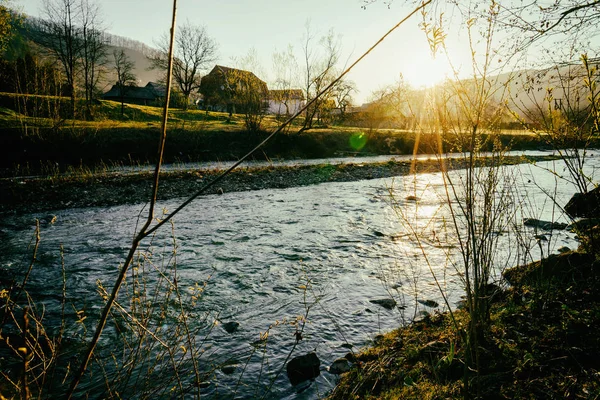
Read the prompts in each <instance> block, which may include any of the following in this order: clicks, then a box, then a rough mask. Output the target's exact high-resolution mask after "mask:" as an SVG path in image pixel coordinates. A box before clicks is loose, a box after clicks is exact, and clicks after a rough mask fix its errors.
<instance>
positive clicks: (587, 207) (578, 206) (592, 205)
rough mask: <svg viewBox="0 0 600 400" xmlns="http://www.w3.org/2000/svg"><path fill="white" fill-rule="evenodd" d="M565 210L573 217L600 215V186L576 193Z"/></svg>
mask: <svg viewBox="0 0 600 400" xmlns="http://www.w3.org/2000/svg"><path fill="white" fill-rule="evenodd" d="M565 211H566V212H567V214H569V215H570V216H571V217H573V218H575V217H581V218H593V217H597V216H598V215H600V186H598V187H597V188H595V189H593V190H591V191H589V192H587V193H575V194H574V195H573V197H571V200H569V202H568V203H567V205H566V206H565Z"/></svg>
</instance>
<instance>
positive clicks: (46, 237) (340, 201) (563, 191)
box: [0, 153, 600, 399]
mask: <svg viewBox="0 0 600 400" xmlns="http://www.w3.org/2000/svg"><path fill="white" fill-rule="evenodd" d="M599 158H600V156H599V155H598V153H594V154H592V157H590V158H589V159H588V162H587V164H586V171H587V172H588V173H589V174H590V175H593V174H594V172H595V171H596V169H597V168H598V167H600V163H599V161H598V160H599ZM549 171H556V172H557V174H558V175H565V176H566V171H565V170H564V167H563V164H562V162H561V161H554V162H544V163H539V164H538V165H535V166H534V165H527V164H522V165H516V166H509V167H505V168H504V172H505V174H506V177H507V180H506V186H505V188H506V190H505V191H503V192H502V193H498V196H504V197H505V196H508V195H510V196H512V197H511V204H513V205H514V206H515V207H516V208H517V211H515V212H514V214H512V220H513V221H517V222H518V223H517V226H516V228H515V229H512V228H509V227H508V226H507V227H506V229H504V230H502V231H499V232H497V233H496V234H497V236H498V244H497V247H496V249H497V251H496V256H497V267H498V271H496V272H497V273H499V270H500V269H502V268H506V267H511V266H515V265H517V264H519V263H522V262H528V261H532V260H535V259H537V258H539V257H540V255H541V254H542V253H543V254H544V255H547V254H548V253H555V252H557V249H558V248H560V247H564V246H566V247H569V248H571V249H575V248H576V247H577V243H576V241H575V235H574V234H573V233H571V232H569V231H567V230H559V231H540V230H535V229H534V228H531V227H524V226H522V225H521V224H520V222H521V221H522V220H523V218H538V219H542V220H548V221H557V222H569V221H568V219H567V217H566V216H565V215H563V213H562V212H561V210H560V207H559V206H562V205H564V204H566V202H567V201H568V199H569V198H570V197H571V196H572V194H573V193H574V192H575V189H574V187H573V186H572V185H571V184H569V183H568V182H567V181H565V180H563V179H560V178H558V177H557V174H554V173H552V172H549ZM452 176H453V177H454V179H455V181H456V182H459V180H460V179H461V176H463V172H461V171H455V172H452ZM391 195H392V196H391ZM445 195H446V192H445V190H444V184H443V179H442V177H441V175H440V174H421V175H418V176H416V177H415V176H406V177H396V178H393V179H380V180H365V181H356V182H343V183H325V184H320V185H314V186H307V187H301V188H289V189H269V190H258V191H250V192H233V193H225V194H223V195H221V196H217V195H210V196H205V197H201V198H199V199H197V200H196V201H194V202H193V203H192V204H191V205H190V206H189V207H188V208H186V209H185V210H184V211H183V212H182V213H181V214H179V215H178V216H177V217H176V218H174V223H173V225H172V226H165V227H164V228H165V229H163V230H161V231H159V233H158V234H157V235H156V236H155V237H154V238H153V239H152V241H151V242H150V241H146V242H144V243H143V246H142V249H143V250H145V251H146V253H145V263H144V264H143V265H145V267H144V268H145V271H146V273H147V278H146V285H147V287H151V285H152V284H154V283H156V282H158V278H157V276H158V272H157V271H159V270H161V271H169V272H168V273H172V271H173V266H174V265H176V267H177V283H178V285H179V287H180V289H181V292H182V293H183V298H184V299H185V303H186V304H185V307H184V308H185V309H186V311H187V312H188V313H189V325H190V328H191V329H193V330H197V331H196V332H197V333H196V340H197V346H198V347H199V348H201V351H202V355H200V354H198V355H197V361H198V363H199V365H200V368H201V369H202V370H204V371H208V370H211V371H212V372H211V373H209V374H207V375H206V376H205V379H204V380H205V382H203V385H202V388H201V393H202V395H203V396H204V395H206V397H207V398H211V397H218V398H260V397H263V396H264V397H265V398H273V399H280V398H286V399H297V398H302V399H315V398H321V397H324V396H325V395H326V394H327V393H328V391H330V390H331V389H332V388H333V386H334V385H335V383H336V379H337V377H336V376H335V375H332V374H330V373H329V372H328V371H327V370H326V369H327V367H328V366H329V365H331V363H332V362H333V361H334V360H335V359H337V358H340V357H343V356H344V355H345V354H347V353H348V352H349V351H357V350H359V349H360V348H361V347H364V346H366V345H368V344H369V343H371V342H372V341H373V340H374V339H375V337H376V335H378V334H381V333H384V332H386V331H389V330H391V329H394V328H397V327H398V326H399V325H401V324H403V323H407V322H409V321H410V320H412V319H413V318H414V317H415V316H417V317H419V316H420V315H422V312H423V311H426V312H435V311H444V310H445V309H447V306H446V304H445V303H444V301H443V298H442V296H441V292H440V290H441V291H442V292H443V293H444V294H445V295H446V296H447V298H448V302H449V304H450V306H451V307H455V306H456V304H457V303H458V302H459V301H460V298H461V295H462V292H463V290H462V287H463V285H462V281H461V274H460V267H458V268H457V267H456V266H457V265H459V264H458V263H459V261H460V251H459V248H458V247H457V246H456V233H455V232H454V230H453V228H452V224H451V214H450V213H449V210H448V208H447V207H446V206H445V204H446V202H445V201H444V199H445ZM550 195H551V196H552V197H553V198H555V199H556V203H555V202H554V201H553V200H552V199H551V197H550ZM181 201H182V200H181V199H175V200H170V201H166V202H161V203H160V204H159V210H161V209H164V210H172V209H174V208H175V207H176V206H177V205H178V204H179V203H180V202H181ZM143 208H144V205H143V204H138V205H127V206H118V207H110V208H85V209H69V210H59V211H55V212H45V213H43V214H26V215H11V216H7V217H5V218H4V219H3V220H2V221H1V222H0V235H1V236H2V240H1V244H0V253H1V254H2V257H1V259H0V267H1V268H2V269H3V270H5V271H14V270H16V269H21V270H23V269H26V267H27V265H28V264H29V259H28V257H29V254H30V253H31V251H30V250H28V249H27V246H28V244H29V243H30V241H31V238H32V234H33V229H34V226H35V220H36V219H40V221H41V238H42V241H41V244H40V248H39V251H38V256H37V261H36V264H35V267H34V269H33V272H32V274H31V277H30V279H29V283H28V289H29V293H30V294H31V296H32V298H33V299H35V300H36V302H38V304H43V306H44V307H45V310H46V311H45V313H46V315H45V320H46V321H47V323H48V324H49V325H50V326H52V325H53V324H54V325H57V324H59V322H57V321H59V320H60V315H61V310H60V299H61V288H62V285H63V283H62V276H63V274H62V267H61V265H62V263H63V257H64V269H65V274H66V288H67V289H66V290H67V291H66V293H67V298H68V299H69V301H70V302H71V303H72V307H71V306H69V307H68V308H69V309H70V311H69V312H70V314H69V312H68V314H69V315H71V316H74V315H75V311H78V310H85V312H86V314H87V315H88V316H89V319H88V322H87V324H88V325H87V329H88V331H87V333H86V332H85V331H84V329H83V326H84V324H83V323H71V324H69V325H68V327H67V335H69V336H71V337H73V338H76V337H77V338H82V337H84V338H89V337H90V335H91V333H90V331H91V330H92V329H93V327H94V324H93V321H94V318H97V315H98V314H99V310H100V309H101V307H102V300H101V298H100V296H99V294H98V282H100V283H101V285H102V286H103V287H105V288H107V290H108V291H110V288H111V287H112V283H113V282H114V279H115V277H116V275H117V272H118V268H119V265H120V263H122V262H123V260H124V258H125V256H126V254H127V251H128V249H129V245H130V243H131V240H132V238H133V235H134V233H135V230H136V226H137V224H138V215H140V212H141V211H142V209H143ZM413 229H414V230H415V231H417V232H419V237H420V241H419V242H420V247H419V246H418V245H417V243H415V241H414V240H412V234H411V231H412V230H413ZM536 235H543V237H542V236H538V237H537V238H536V237H535V236H536ZM521 245H523V246H524V247H523V246H521ZM61 246H62V248H63V253H62V256H61V250H60V249H61ZM174 249H176V251H174ZM423 252H424V253H425V254H426V256H427V257H426V258H425V257H424V255H423ZM140 265H141V264H140ZM430 267H431V268H430ZM140 268H142V267H140ZM432 272H433V273H434V274H435V276H436V278H437V280H438V282H439V285H440V286H438V285H437V284H436V283H435V281H434V279H433V277H432ZM496 276H497V275H496ZM204 285H205V286H204ZM198 287H202V288H203V291H202V293H201V295H200V292H199V291H197V290H196V289H192V288H198ZM132 288H133V284H132V280H131V279H129V281H128V286H127V285H126V287H125V288H124V289H123V291H122V292H123V296H125V295H126V293H128V292H131V293H132V292H133V289H132ZM148 290H150V289H148ZM195 290H196V291H195ZM192 295H198V296H197V297H195V298H193V299H192V297H191V296H192ZM123 296H122V298H123ZM384 298H392V299H394V300H395V301H396V302H397V305H398V306H397V307H393V308H391V309H388V308H385V307H382V306H380V305H377V304H374V303H372V302H371V300H374V299H384ZM418 300H433V301H435V302H436V303H438V306H437V307H428V306H426V305H423V304H422V303H419V302H418ZM125 301H126V299H123V300H122V302H123V304H124V306H126V305H127V304H128V303H126V302H125ZM430 305H431V304H430ZM227 323H234V324H233V326H235V323H237V324H239V326H237V328H235V329H232V330H233V331H232V332H228V330H226V329H225V327H226V326H227V327H231V326H232V325H231V324H227ZM113 325H114V324H113ZM113 325H110V324H109V326H108V327H107V332H106V335H105V336H104V337H103V339H102V341H101V343H100V347H99V349H98V354H100V357H108V353H109V352H110V351H117V352H118V351H119V350H117V349H115V343H116V341H114V338H115V337H117V334H116V332H117V331H118V328H117V327H114V326H113ZM300 330H302V333H301V340H297V339H299V337H298V335H297V332H298V331H300ZM265 332H268V335H266V334H265ZM267 336H268V337H267ZM261 338H262V339H263V340H262V341H260V339H261ZM313 351H314V352H315V353H316V354H317V356H318V357H319V359H320V361H321V368H320V369H321V373H320V375H319V376H318V377H317V378H316V379H315V380H314V381H309V382H305V383H303V384H300V385H298V386H296V387H292V386H291V384H290V383H289V380H288V378H287V375H286V372H285V361H286V360H288V356H289V354H290V353H291V354H292V355H291V357H295V356H297V355H302V354H306V353H309V352H313ZM103 352H104V353H103ZM224 365H227V366H229V367H231V368H228V369H227V368H225V369H224V368H223V366H224ZM80 389H81V390H82V391H86V392H88V393H89V395H90V397H91V398H100V397H104V396H105V395H106V394H105V392H104V384H103V379H102V378H101V376H100V375H96V376H95V377H93V378H92V379H87V380H86V381H85V382H84V383H83V384H82V386H81V388H80ZM190 396H191V394H190Z"/></svg>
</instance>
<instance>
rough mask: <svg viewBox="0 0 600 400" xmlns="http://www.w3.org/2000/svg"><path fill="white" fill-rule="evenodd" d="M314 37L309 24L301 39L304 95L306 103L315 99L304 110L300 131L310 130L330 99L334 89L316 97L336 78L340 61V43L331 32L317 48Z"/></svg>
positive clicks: (322, 38)
mask: <svg viewBox="0 0 600 400" xmlns="http://www.w3.org/2000/svg"><path fill="white" fill-rule="evenodd" d="M314 42H315V36H314V35H313V33H312V32H311V27H310V24H309V23H307V24H306V32H305V35H304V39H303V47H302V51H303V54H304V83H303V85H304V87H303V90H304V94H305V96H306V101H307V102H308V103H310V101H311V100H313V99H316V101H314V102H313V103H312V105H311V106H310V107H308V108H307V110H306V115H305V118H304V125H303V127H302V130H307V129H311V128H312V126H313V121H314V119H315V117H316V118H319V115H320V113H321V111H323V108H324V106H325V105H327V104H328V103H329V102H330V100H331V98H332V95H331V93H332V91H333V89H334V88H335V87H332V88H330V89H329V90H328V92H327V93H323V94H322V95H321V96H320V97H318V98H317V96H318V95H319V94H320V93H321V92H322V91H323V90H324V89H325V88H326V87H327V86H328V85H329V84H330V83H331V82H333V80H334V79H335V78H336V76H337V70H336V66H337V64H338V61H339V59H340V41H339V38H338V37H337V36H336V35H335V33H334V32H333V30H330V31H329V32H328V33H327V34H326V35H325V36H323V37H321V38H320V39H319V44H318V46H316V47H315V45H314Z"/></svg>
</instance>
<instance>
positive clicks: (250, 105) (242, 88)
mask: <svg viewBox="0 0 600 400" xmlns="http://www.w3.org/2000/svg"><path fill="white" fill-rule="evenodd" d="M233 62H234V64H235V65H236V66H237V67H238V68H239V69H232V70H231V73H230V74H229V76H228V77H229V83H228V86H229V87H231V88H233V89H234V93H233V100H234V102H235V105H236V107H237V109H238V112H243V113H244V124H245V125H246V129H247V130H248V131H249V132H258V131H260V129H261V125H262V121H263V119H264V116H265V111H266V109H267V106H268V102H267V97H268V89H267V85H266V83H265V82H263V81H262V80H261V79H259V78H258V77H257V76H256V75H255V73H259V74H262V67H261V65H260V63H259V61H258V55H257V54H256V50H255V49H254V48H252V49H250V50H249V51H248V53H247V54H246V55H245V56H243V57H241V58H239V59H234V60H233ZM250 71H252V72H250Z"/></svg>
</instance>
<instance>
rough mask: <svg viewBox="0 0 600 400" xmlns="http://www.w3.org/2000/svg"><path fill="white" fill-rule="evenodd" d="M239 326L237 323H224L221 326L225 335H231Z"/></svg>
mask: <svg viewBox="0 0 600 400" xmlns="http://www.w3.org/2000/svg"><path fill="white" fill-rule="evenodd" d="M239 326H240V323H239V322H235V321H230V322H225V323H224V324H223V329H225V331H226V332H227V333H233V332H235V331H237V328H238V327H239Z"/></svg>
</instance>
